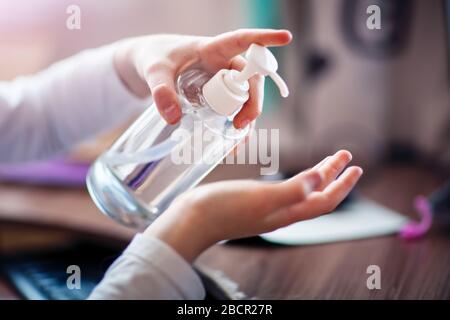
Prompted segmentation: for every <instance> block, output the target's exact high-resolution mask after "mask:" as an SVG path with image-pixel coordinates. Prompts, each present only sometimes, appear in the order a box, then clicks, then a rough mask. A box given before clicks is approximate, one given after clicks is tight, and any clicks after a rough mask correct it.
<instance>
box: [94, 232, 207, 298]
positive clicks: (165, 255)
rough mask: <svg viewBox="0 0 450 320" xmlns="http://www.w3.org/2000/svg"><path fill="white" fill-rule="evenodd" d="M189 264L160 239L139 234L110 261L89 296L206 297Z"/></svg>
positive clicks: (197, 277)
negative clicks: (114, 259) (116, 257)
mask: <svg viewBox="0 0 450 320" xmlns="http://www.w3.org/2000/svg"><path fill="white" fill-rule="evenodd" d="M204 297H205V289H204V287H203V285H202V282H201V280H200V277H199V276H198V275H197V273H195V271H194V269H193V268H192V266H191V265H190V264H188V263H187V262H186V260H184V259H183V258H182V257H181V256H180V255H179V254H178V253H177V252H176V251H175V250H173V249H172V248H171V247H170V246H169V245H167V244H166V243H164V242H162V241H161V240H159V239H156V238H153V237H151V236H148V235H145V234H138V235H136V236H135V238H134V239H133V241H132V242H131V243H130V245H129V246H128V248H127V249H126V250H125V251H124V252H123V254H122V255H121V256H120V257H119V258H118V259H117V260H116V261H115V262H114V263H113V264H112V265H111V267H110V268H109V269H108V271H107V272H106V274H105V277H104V278H103V280H102V281H101V282H100V284H99V285H98V286H97V287H96V288H95V289H94V291H93V292H92V293H91V295H90V297H89V299H93V300H99V299H114V300H117V299H124V300H125V299H127V300H128V299H160V300H161V299H170V300H181V299H189V300H197V299H204Z"/></svg>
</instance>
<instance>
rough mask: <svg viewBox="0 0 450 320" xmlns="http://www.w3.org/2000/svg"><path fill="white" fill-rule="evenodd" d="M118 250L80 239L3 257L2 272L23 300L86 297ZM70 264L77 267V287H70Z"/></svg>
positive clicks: (117, 254)
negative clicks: (28, 252) (72, 242)
mask: <svg viewBox="0 0 450 320" xmlns="http://www.w3.org/2000/svg"><path fill="white" fill-rule="evenodd" d="M120 253H121V252H120V250H113V249H110V248H107V247H105V246H100V245H95V244H92V243H85V242H80V243H77V244H74V245H72V246H71V247H69V248H64V249H57V250H50V251H47V252H38V253H32V254H21V255H18V256H9V257H3V258H2V264H1V272H2V273H3V274H4V275H5V276H6V278H7V279H8V280H9V281H10V282H11V284H12V285H13V286H14V287H15V288H16V289H17V291H18V293H19V294H20V295H21V296H22V297H23V298H25V299H30V300H83V299H86V298H87V297H88V296H89V294H90V293H91V291H92V290H93V289H94V287H95V286H96V285H97V283H99V282H100V280H101V279H102V278H103V275H104V273H105V271H106V270H107V269H108V267H109V266H110V265H111V264H112V262H113V261H114V260H115V259H116V258H117V256H119V254H120ZM70 265H76V266H78V267H79V268H80V271H81V274H80V284H81V288H80V289H69V288H68V286H67V280H68V278H69V277H70V276H71V275H72V274H73V272H69V273H68V272H67V268H68V267H69V266H70Z"/></svg>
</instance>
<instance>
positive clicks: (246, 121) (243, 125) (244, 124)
mask: <svg viewBox="0 0 450 320" xmlns="http://www.w3.org/2000/svg"><path fill="white" fill-rule="evenodd" d="M249 123H250V120H247V119H244V120H242V121H241V129H243V128H245V127H246V126H247V125H248V124H249Z"/></svg>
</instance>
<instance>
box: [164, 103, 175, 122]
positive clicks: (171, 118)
mask: <svg viewBox="0 0 450 320" xmlns="http://www.w3.org/2000/svg"><path fill="white" fill-rule="evenodd" d="M163 113H164V118H165V119H166V121H167V122H169V123H174V122H176V121H177V120H178V117H179V111H178V105H177V104H176V103H173V104H171V105H170V106H168V107H167V108H165V109H164V110H163Z"/></svg>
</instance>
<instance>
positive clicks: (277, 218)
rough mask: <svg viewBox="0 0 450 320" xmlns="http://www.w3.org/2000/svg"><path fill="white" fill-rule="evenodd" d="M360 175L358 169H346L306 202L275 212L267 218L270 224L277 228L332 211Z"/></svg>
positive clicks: (359, 169) (360, 171)
mask: <svg viewBox="0 0 450 320" xmlns="http://www.w3.org/2000/svg"><path fill="white" fill-rule="evenodd" d="M362 173H363V171H362V169H361V168H359V167H350V168H348V169H347V170H345V172H344V173H343V174H342V175H341V176H340V177H339V178H338V179H337V180H336V181H334V182H333V183H332V184H330V186H329V187H328V188H327V189H326V190H325V191H323V192H315V193H313V194H311V195H310V196H309V197H308V199H307V200H306V201H303V202H301V203H298V204H296V205H293V206H289V207H286V208H283V209H281V210H279V211H278V212H275V213H274V214H273V215H272V217H269V218H271V222H272V223H273V224H274V225H275V227H277V228H279V227H282V226H286V225H289V224H292V223H294V222H298V221H302V220H307V219H312V218H315V217H318V216H320V215H322V214H325V213H329V212H331V211H333V210H334V209H335V208H336V207H337V206H338V204H339V203H341V202H342V200H344V199H345V197H346V196H347V195H348V194H349V192H350V191H351V190H352V189H353V187H354V186H355V184H356V183H357V182H358V180H359V178H360V177H361V175H362Z"/></svg>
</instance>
